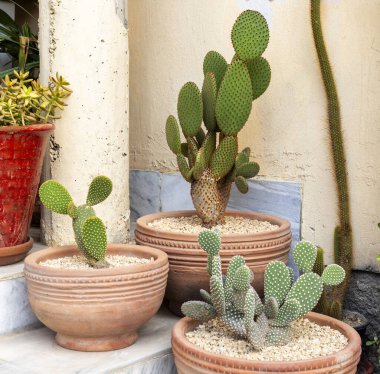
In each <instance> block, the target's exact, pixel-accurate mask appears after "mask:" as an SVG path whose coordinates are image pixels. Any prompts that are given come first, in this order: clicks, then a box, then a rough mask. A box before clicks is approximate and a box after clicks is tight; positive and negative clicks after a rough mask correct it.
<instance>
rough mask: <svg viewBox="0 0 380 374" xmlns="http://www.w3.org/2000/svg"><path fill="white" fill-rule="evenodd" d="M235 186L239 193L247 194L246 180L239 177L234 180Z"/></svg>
mask: <svg viewBox="0 0 380 374" xmlns="http://www.w3.org/2000/svg"><path fill="white" fill-rule="evenodd" d="M235 184H236V187H237V189H238V190H239V191H240V192H241V193H247V192H248V189H249V187H248V183H247V181H246V179H245V178H244V177H242V176H241V175H240V176H238V177H236V178H235Z"/></svg>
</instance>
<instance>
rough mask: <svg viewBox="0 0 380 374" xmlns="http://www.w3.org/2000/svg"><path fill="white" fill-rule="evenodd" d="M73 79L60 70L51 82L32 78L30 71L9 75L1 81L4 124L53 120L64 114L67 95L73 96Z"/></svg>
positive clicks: (0, 117) (1, 121)
mask: <svg viewBox="0 0 380 374" xmlns="http://www.w3.org/2000/svg"><path fill="white" fill-rule="evenodd" d="M68 86H69V83H68V82H66V81H65V80H64V79H63V77H61V76H60V75H58V73H57V74H56V76H55V77H50V83H49V85H48V86H44V85H42V84H40V83H39V82H38V81H36V80H33V79H30V78H29V72H18V71H16V70H15V71H14V72H13V78H10V77H9V75H6V76H5V78H4V79H2V80H1V85H0V126H26V125H31V124H36V123H49V122H52V121H53V120H54V119H57V118H60V117H59V116H58V113H57V110H63V109H64V106H65V105H66V104H65V102H64V101H65V99H66V98H67V97H68V96H70V94H71V92H72V91H71V90H70V89H69V88H68Z"/></svg>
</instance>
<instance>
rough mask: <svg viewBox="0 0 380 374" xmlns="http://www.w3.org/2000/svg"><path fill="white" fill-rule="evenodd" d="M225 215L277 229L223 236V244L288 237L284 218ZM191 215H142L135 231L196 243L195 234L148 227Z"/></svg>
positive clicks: (192, 212) (239, 213) (181, 212)
mask: <svg viewBox="0 0 380 374" xmlns="http://www.w3.org/2000/svg"><path fill="white" fill-rule="evenodd" d="M225 214H226V215H227V216H240V217H245V218H252V219H258V220H261V221H268V222H270V223H272V224H276V225H278V226H279V227H278V228H277V229H275V230H271V231H263V232H252V233H246V234H223V233H222V237H223V238H224V242H236V241H240V242H244V241H252V238H254V239H255V240H265V239H273V238H274V237H275V238H276V237H282V236H285V235H288V234H289V232H290V231H291V230H290V222H289V221H288V220H286V219H284V218H281V217H278V216H274V215H271V214H266V213H259V212H255V211H251V210H250V211H240V210H226V212H225ZM192 215H196V211H195V210H173V211H167V212H158V213H152V214H147V215H144V216H142V217H140V218H138V219H137V221H136V231H140V232H141V233H149V235H153V236H159V237H161V238H167V239H172V238H173V236H175V237H178V240H183V241H186V240H187V241H197V237H198V235H197V234H189V233H182V232H174V231H165V230H159V229H156V228H152V227H149V226H148V223H149V222H152V221H155V220H158V219H160V218H164V217H189V216H192Z"/></svg>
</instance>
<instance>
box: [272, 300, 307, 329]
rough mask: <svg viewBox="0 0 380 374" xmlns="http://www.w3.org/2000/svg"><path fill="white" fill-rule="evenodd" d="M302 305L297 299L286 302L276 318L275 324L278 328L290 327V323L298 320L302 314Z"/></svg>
mask: <svg viewBox="0 0 380 374" xmlns="http://www.w3.org/2000/svg"><path fill="white" fill-rule="evenodd" d="M300 308H301V306H300V303H299V302H298V301H297V300H295V299H290V300H286V301H285V303H284V304H283V305H282V306H281V308H280V310H279V312H278V315H277V317H276V321H275V324H276V326H278V327H285V326H288V325H289V323H290V322H292V321H294V320H296V319H297V318H298V316H299V312H300Z"/></svg>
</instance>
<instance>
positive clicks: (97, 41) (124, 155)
mask: <svg viewBox="0 0 380 374" xmlns="http://www.w3.org/2000/svg"><path fill="white" fill-rule="evenodd" d="M126 1H127V0H80V1H78V0H40V1H39V4H40V5H39V7H40V17H39V18H40V20H39V43H40V53H41V81H42V82H44V83H46V82H47V80H48V76H49V75H50V74H55V72H56V71H58V72H59V73H60V74H62V75H63V76H64V77H65V78H66V79H67V80H68V81H69V82H70V83H71V88H72V90H73V94H72V96H71V97H70V98H69V100H68V107H66V109H65V111H64V113H63V116H62V119H59V120H57V121H56V130H55V132H54V138H52V141H51V147H50V154H48V156H47V159H48V162H47V167H46V168H45V174H46V175H47V176H48V177H50V178H53V179H55V180H57V181H59V182H60V183H62V184H63V185H65V186H66V187H67V189H68V190H69V191H70V193H71V195H72V196H73V199H74V202H75V203H76V204H82V203H84V202H85V200H86V193H87V189H88V185H89V183H90V181H91V180H92V178H93V177H95V176H96V175H106V176H108V177H110V178H111V179H112V181H113V185H114V189H113V192H112V194H111V195H110V197H109V198H108V199H107V200H106V201H105V202H104V203H102V204H100V205H99V206H96V207H95V210H96V212H97V214H98V216H99V217H101V218H102V219H103V220H104V222H105V223H106V225H107V233H108V240H109V242H126V241H127V240H128V238H129V194H128V175H129V173H128V171H129V170H128V169H129V146H128V128H129V126H128V30H127V20H126V8H127V4H126ZM49 164H50V165H49ZM49 174H50V175H49ZM42 229H43V235H44V238H45V240H46V242H47V243H48V244H49V245H62V244H67V243H72V242H73V240H74V239H73V238H74V236H73V232H72V228H71V220H70V219H69V217H67V216H63V215H58V214H55V213H54V214H51V213H50V212H47V211H46V210H44V211H43V216H42Z"/></svg>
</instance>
